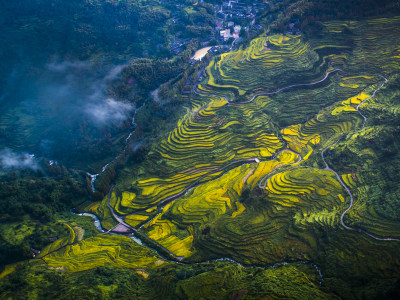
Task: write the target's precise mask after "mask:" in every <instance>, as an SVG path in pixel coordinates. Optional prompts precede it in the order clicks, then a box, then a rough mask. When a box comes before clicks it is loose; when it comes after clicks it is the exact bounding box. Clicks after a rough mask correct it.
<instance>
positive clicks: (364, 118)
mask: <svg viewBox="0 0 400 300" xmlns="http://www.w3.org/2000/svg"><path fill="white" fill-rule="evenodd" d="M377 76H379V77H381V78H382V79H384V82H383V83H382V84H381V85H380V86H379V87H378V88H377V89H375V90H374V92H373V93H372V95H371V96H369V97H368V98H366V99H365V100H364V101H362V102H361V103H360V104H358V105H357V107H356V110H357V112H358V113H359V114H360V115H361V117H362V118H363V124H362V126H361V128H360V130H362V129H363V128H364V127H365V123H366V121H367V117H366V116H365V115H364V114H362V113H361V112H360V107H361V105H363V104H364V103H365V102H366V101H368V100H370V99H372V98H374V97H375V95H376V93H377V92H378V91H379V90H380V89H382V88H383V87H384V86H385V84H386V83H387V81H388V80H387V79H386V78H385V77H383V76H382V75H377ZM341 138H342V136H341V137H340V138H339V139H338V140H337V141H336V142H335V143H333V144H332V145H330V146H328V147H326V148H325V149H324V150H322V152H321V158H322V161H323V162H324V164H325V170H328V171H331V172H333V174H335V176H336V178H337V180H338V181H339V182H340V184H341V185H342V187H343V188H344V189H345V190H346V192H347V193H348V194H349V196H350V205H349V207H348V208H347V209H346V210H345V211H344V212H343V213H342V215H341V216H340V223H341V224H342V226H343V227H344V228H345V229H347V230H352V231H358V232H360V233H364V234H366V235H368V236H369V237H371V238H373V239H375V240H378V241H400V239H397V238H391V237H388V238H381V237H377V236H375V235H373V234H371V233H369V232H367V231H365V230H362V229H361V228H358V229H356V228H354V227H350V226H348V225H346V224H345V222H344V216H345V215H346V214H347V212H348V211H349V210H351V209H352V208H353V204H354V197H353V194H352V192H351V191H350V189H349V188H348V187H347V185H346V184H345V183H344V182H343V180H342V178H341V177H340V175H339V174H338V173H337V172H336V171H335V170H333V169H332V168H331V167H330V166H329V165H328V163H327V162H326V160H325V157H324V153H325V151H326V150H328V149H329V148H331V147H333V146H335V145H336V144H337V143H338V142H339V141H340V140H341Z"/></svg>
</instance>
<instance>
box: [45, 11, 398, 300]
mask: <svg viewBox="0 0 400 300" xmlns="http://www.w3.org/2000/svg"><path fill="white" fill-rule="evenodd" d="M345 28H347V29H348V30H350V31H351V32H352V34H351V36H350V34H349V33H348V30H345ZM399 31H400V18H391V19H377V20H370V21H364V22H355V21H351V22H329V23H324V24H323V29H322V33H323V37H322V38H318V39H313V38H311V37H308V39H307V41H306V39H305V38H304V37H303V36H300V35H299V36H290V35H270V36H260V37H259V38H257V39H254V40H253V41H252V42H251V44H250V46H249V47H247V48H245V49H242V48H241V49H239V50H237V51H234V52H229V53H225V54H222V55H220V56H217V57H214V58H212V60H211V61H210V63H209V65H208V66H207V68H206V73H207V76H205V78H204V79H203V80H202V82H200V83H199V84H198V86H197V88H196V93H194V94H192V95H190V97H183V99H185V101H188V102H190V103H189V105H188V108H187V112H186V114H185V115H184V116H182V118H181V119H180V120H179V122H178V123H177V124H176V126H175V128H174V129H173V130H171V131H170V132H168V133H165V134H163V138H162V140H161V141H160V142H159V143H156V144H153V145H152V147H151V149H150V151H149V152H148V153H147V154H146V157H145V159H144V160H143V161H141V162H140V163H137V164H136V165H134V168H135V169H134V170H124V171H123V172H124V175H123V176H122V175H120V177H117V180H116V185H115V187H114V190H113V192H112V193H111V194H110V198H109V199H108V198H105V199H104V200H103V201H102V202H101V203H97V204H96V205H92V206H91V211H92V212H94V213H96V214H97V215H99V216H100V217H101V219H102V224H103V227H104V228H106V229H107V230H108V229H111V228H113V227H114V226H115V225H117V224H118V223H120V224H127V225H128V226H131V227H132V228H133V229H134V230H135V233H140V234H141V235H142V236H143V235H144V236H146V237H147V238H149V240H150V241H152V242H153V243H154V244H155V245H159V246H160V248H157V249H158V250H159V252H160V255H166V254H172V255H173V256H174V257H176V258H178V259H177V260H179V261H180V260H183V261H184V262H186V263H195V262H196V263H199V262H204V261H207V260H210V259H219V258H229V259H233V260H235V261H236V262H238V263H240V264H244V265H261V266H269V265H272V264H274V263H276V262H281V261H288V262H295V261H307V262H313V263H316V264H317V265H319V266H321V269H322V272H323V273H326V274H327V277H328V279H327V281H326V282H327V283H326V285H327V286H328V287H329V288H331V289H332V290H335V291H338V290H340V288H341V287H346V288H348V289H349V286H348V284H349V283H348V282H346V278H347V279H348V278H352V277H351V276H358V277H359V278H362V276H363V273H368V274H373V276H374V278H376V280H388V281H389V280H391V279H390V278H395V277H396V276H397V275H398V268H399V267H400V256H399V253H400V252H399V251H398V250H399V245H400V243H399V242H398V240H397V239H400V224H399V222H398V221H397V220H389V219H387V218H384V217H382V215H380V214H379V213H377V209H376V208H375V207H374V204H373V203H372V202H370V201H369V200H368V199H369V194H368V193H369V187H368V186H367V185H366V177H365V172H364V171H365V169H366V168H367V167H368V166H367V165H368V163H369V162H370V161H372V160H369V161H363V160H361V162H360V159H362V158H364V157H365V156H366V155H370V156H373V155H374V153H373V151H372V150H369V149H368V148H365V149H363V150H362V151H360V152H359V153H357V152H356V150H357V149H360V147H361V146H360V145H361V143H356V142H354V141H357V139H358V138H359V137H360V136H368V134H369V132H376V130H377V129H376V127H377V125H376V124H375V123H374V122H377V121H376V120H375V121H374V122H372V121H370V118H369V116H370V115H371V114H372V113H371V110H373V109H375V108H376V109H378V108H379V109H381V110H383V108H382V107H383V106H390V103H388V102H387V101H386V100H384V97H383V96H382V95H383V93H384V92H385V89H386V86H387V85H390V84H391V82H393V81H394V80H395V79H396V78H397V77H396V76H398V75H397V74H398V70H399V69H400V59H399V49H400V48H399V45H400V32H399ZM389 33H390V34H389ZM349 39H351V40H352V42H351V43H350V42H349V41H348V40H349ZM384 79H385V80H384ZM386 79H387V80H386ZM393 97H394V96H393ZM385 101H386V102H385ZM364 110H365V111H366V112H367V113H366V115H364V114H363V113H362V112H363V111H364ZM388 110H390V113H391V114H396V113H398V112H397V111H396V109H394V108H393V109H389V108H388ZM378 121H379V120H378ZM343 151H350V152H351V153H352V156H346V157H345V159H343V160H342V161H340V162H339V161H338V160H335V157H337V156H338V153H342V152H343ZM357 151H358V150H357ZM346 153H347V152H346ZM371 153H372V155H371ZM375 156H377V155H375ZM353 159H358V163H357V164H355V163H353V162H352V160H353ZM347 164H348V165H347ZM127 174H128V175H127ZM126 178H129V180H127V179H126ZM353 198H354V201H353ZM108 205H109V206H110V208H111V210H110V208H109V206H108ZM344 212H346V213H345V214H344ZM341 218H342V219H341ZM349 228H350V230H349ZM72 232H73V231H72ZM360 233H366V234H360ZM374 236H375V237H380V238H382V239H384V238H386V237H392V238H393V240H391V241H388V240H387V241H382V240H377V239H375V238H374ZM74 239H75V238H72V237H71V239H70V240H59V241H57V242H56V243H54V244H53V245H51V246H50V247H49V248H48V249H46V250H45V251H44V253H43V254H42V257H43V259H44V260H45V261H46V263H47V264H48V265H49V266H51V267H55V268H65V269H67V270H68V271H71V272H76V271H80V270H87V269H90V268H94V267H96V266H99V265H103V264H105V263H111V264H113V265H116V266H125V267H129V268H134V269H138V268H139V269H147V268H150V269H151V268H157V266H158V265H159V264H160V261H162V263H164V260H160V258H159V257H157V256H156V254H155V252H153V251H151V250H149V249H148V248H144V247H139V246H138V245H136V244H134V243H133V242H132V241H131V240H130V239H128V238H126V237H121V236H114V235H111V233H110V232H108V233H107V234H106V235H102V236H98V237H95V238H91V239H90V240H84V241H82V242H79V243H77V244H73V243H74ZM150 248H151V245H150ZM58 249H59V250H58ZM160 249H161V250H160ZM57 250H58V251H57ZM163 251H164V253H162V252H163ZM380 256H382V257H383V258H384V259H385V261H383V259H380ZM333 260H335V261H334V262H333ZM377 262H379V263H377ZM332 264H333V266H332ZM360 264H362V265H363V267H362V268H360V269H358V266H359V265H360ZM374 268H375V269H374ZM396 270H397V271H396ZM143 272H145V271H143ZM338 274H340V276H342V278H344V279H343V282H342V281H340V280H336V281H335V279H334V278H336V277H337V276H338ZM354 274H355V275H354ZM358 277H357V278H358ZM360 280H361V279H360ZM338 293H339V292H338Z"/></svg>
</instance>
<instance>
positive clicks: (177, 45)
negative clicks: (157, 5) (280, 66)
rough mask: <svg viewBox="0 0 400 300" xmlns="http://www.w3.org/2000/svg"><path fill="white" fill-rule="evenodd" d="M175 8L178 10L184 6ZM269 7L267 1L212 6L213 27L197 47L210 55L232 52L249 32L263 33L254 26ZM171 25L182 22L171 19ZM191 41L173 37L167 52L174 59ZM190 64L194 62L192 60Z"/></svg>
mask: <svg viewBox="0 0 400 300" xmlns="http://www.w3.org/2000/svg"><path fill="white" fill-rule="evenodd" d="M203 2H204V0H199V2H198V3H203ZM175 5H177V7H181V6H182V5H183V4H181V3H177V4H175ZM269 5H270V4H268V1H267V0H256V1H252V2H251V3H244V2H240V1H239V0H230V1H224V2H223V3H222V4H221V5H213V6H214V10H215V12H216V16H215V27H214V28H213V30H212V32H210V33H209V34H208V35H207V36H204V37H201V39H200V45H201V46H202V47H203V48H204V47H209V49H210V54H216V53H220V52H221V51H222V52H225V51H226V50H233V49H235V48H236V47H237V46H238V45H239V44H240V43H241V42H242V41H243V39H244V38H245V37H247V36H249V34H250V33H251V32H257V31H260V30H262V28H263V27H262V26H261V25H259V24H256V15H257V14H258V13H259V12H261V11H263V10H265V9H266V8H268V7H269ZM172 21H173V23H174V24H180V23H182V22H183V21H182V20H181V19H180V18H179V17H176V18H173V19H172ZM182 25H183V24H182ZM196 25H199V26H201V25H203V24H196ZM191 40H192V38H190V37H187V38H181V39H180V38H179V36H176V37H175V39H171V43H172V45H171V46H170V51H171V52H172V53H173V54H174V55H177V54H179V53H180V52H182V51H183V50H184V47H185V45H186V44H188V43H189V42H190V41H191ZM216 46H218V47H216ZM191 63H194V61H193V60H192V61H191Z"/></svg>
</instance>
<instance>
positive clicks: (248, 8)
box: [216, 0, 267, 42]
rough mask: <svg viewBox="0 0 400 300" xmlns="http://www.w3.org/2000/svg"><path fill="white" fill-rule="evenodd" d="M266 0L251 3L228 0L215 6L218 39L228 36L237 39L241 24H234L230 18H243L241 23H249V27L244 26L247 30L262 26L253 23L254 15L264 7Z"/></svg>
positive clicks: (227, 37) (257, 28)
mask: <svg viewBox="0 0 400 300" xmlns="http://www.w3.org/2000/svg"><path fill="white" fill-rule="evenodd" d="M266 3H267V0H255V1H253V2H252V3H251V4H246V3H242V2H240V1H239V0H230V1H226V2H223V3H222V5H220V6H216V10H217V12H218V13H217V27H216V30H217V31H218V32H219V36H220V39H221V40H223V41H225V42H226V41H227V40H228V39H230V38H233V39H235V40H236V39H239V35H240V31H241V29H242V26H240V25H235V24H234V22H233V21H232V20H235V19H236V20H243V21H242V22H241V23H244V22H246V23H249V24H250V26H249V27H244V29H245V30H246V31H247V32H248V30H249V29H255V30H259V29H261V28H262V27H261V26H260V25H256V24H255V17H256V14H257V13H258V12H259V11H262V10H264V9H265V5H266Z"/></svg>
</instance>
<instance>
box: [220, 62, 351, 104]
mask: <svg viewBox="0 0 400 300" xmlns="http://www.w3.org/2000/svg"><path fill="white" fill-rule="evenodd" d="M339 71H341V72H343V71H342V70H341V69H335V70H332V71H329V72H327V73H326V74H325V76H324V78H322V79H320V80H318V81H314V82H310V83H297V84H292V85H289V86H285V87H283V88H280V89H279V90H276V91H274V92H262V93H257V94H255V95H254V96H253V97H252V98H251V99H250V100H248V101H243V102H229V105H231V106H236V105H241V104H248V103H251V102H253V101H254V100H255V99H256V98H257V97H260V96H270V95H275V94H278V93H280V92H283V91H285V90H288V89H291V88H294V87H301V86H312V85H316V84H318V83H321V82H324V81H325V80H326V79H328V77H329V75H330V74H332V73H335V72H339ZM225 100H226V98H225Z"/></svg>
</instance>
